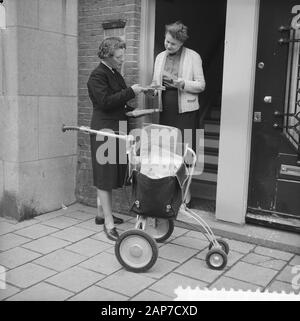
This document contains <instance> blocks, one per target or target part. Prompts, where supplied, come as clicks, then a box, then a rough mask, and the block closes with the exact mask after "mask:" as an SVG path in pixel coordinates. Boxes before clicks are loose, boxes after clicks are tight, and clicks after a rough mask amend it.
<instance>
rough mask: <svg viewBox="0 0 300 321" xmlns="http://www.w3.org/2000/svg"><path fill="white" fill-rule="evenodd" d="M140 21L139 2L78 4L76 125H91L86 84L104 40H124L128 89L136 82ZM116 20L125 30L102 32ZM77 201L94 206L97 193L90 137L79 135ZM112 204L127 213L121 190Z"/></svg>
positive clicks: (114, 0)
mask: <svg viewBox="0 0 300 321" xmlns="http://www.w3.org/2000/svg"><path fill="white" fill-rule="evenodd" d="M140 17H141V1H140V0H79V4H78V49H79V50H78V125H80V126H81V125H83V126H89V125H90V119H91V115H92V105H91V102H90V100H89V97H88V91H87V87H86V83H87V80H88V77H89V74H90V73H91V71H92V70H93V69H94V68H95V67H96V66H97V65H98V64H99V58H98V57H97V51H98V47H99V44H100V42H101V41H102V40H103V39H104V38H105V37H108V36H121V37H123V38H124V39H125V41H126V45H127V50H126V56H125V64H124V68H123V73H124V78H125V80H126V83H127V85H128V86H130V85H132V84H134V83H136V82H138V61H139V37H140ZM116 19H122V20H126V25H125V27H124V28H117V29H105V30H104V29H103V27H102V23H103V22H107V21H111V20H116ZM135 103H136V102H133V103H132V105H134V104H135ZM76 197H77V200H78V201H79V202H81V203H84V204H88V205H92V206H96V189H95V187H93V186H92V168H91V157H90V143H89V136H88V135H85V134H82V133H78V166H77V178H76ZM113 204H114V208H115V209H116V208H118V209H120V210H121V211H123V210H124V211H126V210H127V207H128V205H127V204H128V203H127V202H126V197H125V196H124V192H123V191H122V190H120V191H114V193H113ZM124 204H125V205H124Z"/></svg>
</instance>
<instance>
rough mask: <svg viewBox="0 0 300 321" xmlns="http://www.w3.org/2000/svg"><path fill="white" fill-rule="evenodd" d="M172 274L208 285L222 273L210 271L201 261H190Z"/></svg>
mask: <svg viewBox="0 0 300 321" xmlns="http://www.w3.org/2000/svg"><path fill="white" fill-rule="evenodd" d="M174 272H176V273H180V274H183V275H185V276H189V277H192V278H195V279H198V280H201V281H204V282H209V283H210V282H213V281H214V280H215V279H216V278H217V277H219V276H220V275H221V274H222V273H223V272H224V271H219V270H212V269H210V268H209V267H208V266H207V265H206V262H205V261H203V260H198V259H190V260H189V261H187V262H186V263H184V264H183V265H181V266H180V267H178V268H177V269H176V270H175V271H174Z"/></svg>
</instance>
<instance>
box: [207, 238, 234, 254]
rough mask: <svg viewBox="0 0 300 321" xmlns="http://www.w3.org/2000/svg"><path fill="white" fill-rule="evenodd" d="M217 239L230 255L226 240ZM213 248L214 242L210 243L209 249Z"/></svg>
mask: <svg viewBox="0 0 300 321" xmlns="http://www.w3.org/2000/svg"><path fill="white" fill-rule="evenodd" d="M216 241H217V242H218V243H219V244H220V246H221V248H222V250H223V251H224V252H225V253H226V254H227V255H228V253H229V245H228V243H227V242H226V241H224V240H222V239H216ZM212 248H213V242H210V243H209V246H208V249H209V250H211V249H212Z"/></svg>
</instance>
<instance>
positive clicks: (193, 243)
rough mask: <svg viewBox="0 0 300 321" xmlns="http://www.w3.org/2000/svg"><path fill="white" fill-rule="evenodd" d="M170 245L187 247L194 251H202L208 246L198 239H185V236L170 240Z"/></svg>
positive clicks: (205, 242)
mask: <svg viewBox="0 0 300 321" xmlns="http://www.w3.org/2000/svg"><path fill="white" fill-rule="evenodd" d="M171 243H174V244H177V245H181V246H185V247H189V248H192V249H195V250H199V251H200V250H203V249H204V248H206V247H207V246H208V242H207V241H204V240H201V239H198V238H193V237H187V236H180V237H177V238H176V239H174V240H172V241H171Z"/></svg>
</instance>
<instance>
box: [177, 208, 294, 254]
mask: <svg viewBox="0 0 300 321" xmlns="http://www.w3.org/2000/svg"><path fill="white" fill-rule="evenodd" d="M193 211H194V212H195V213H197V214H198V215H199V216H200V217H201V218H202V219H204V220H205V222H206V223H207V224H208V225H209V226H210V227H211V229H212V230H213V232H214V233H215V235H218V236H221V237H224V238H228V239H234V240H237V241H241V242H247V243H252V244H255V245H260V246H263V247H268V248H272V249H276V250H281V251H286V252H291V253H293V254H300V235H299V234H297V233H292V232H286V231H281V230H275V229H271V228H266V227H262V226H254V225H250V224H244V225H239V224H235V223H229V222H224V221H218V220H216V219H215V217H214V216H212V215H211V213H208V212H204V211H200V210H193ZM185 223H188V224H189V225H188V227H189V228H190V229H191V230H195V231H198V227H197V225H198V224H197V223H196V221H195V223H194V222H192V223H191V221H189V220H185V217H184V216H183V215H180V214H179V216H178V220H176V221H175V226H178V227H185V228H186V227H187V225H186V224H185Z"/></svg>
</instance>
